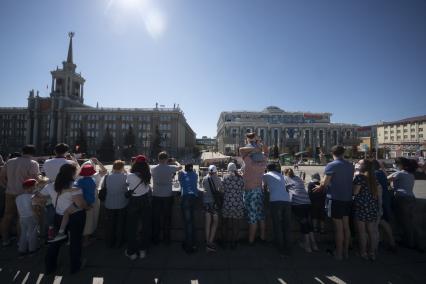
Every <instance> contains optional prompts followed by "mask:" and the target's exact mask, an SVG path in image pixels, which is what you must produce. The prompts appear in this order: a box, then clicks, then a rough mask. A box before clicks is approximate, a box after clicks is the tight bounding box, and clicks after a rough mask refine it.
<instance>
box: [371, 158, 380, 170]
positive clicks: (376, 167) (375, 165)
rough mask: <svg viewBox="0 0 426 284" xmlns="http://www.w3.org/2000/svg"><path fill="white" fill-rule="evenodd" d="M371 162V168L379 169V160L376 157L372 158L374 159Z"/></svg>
mask: <svg viewBox="0 0 426 284" xmlns="http://www.w3.org/2000/svg"><path fill="white" fill-rule="evenodd" d="M372 163H373V169H374V170H375V171H378V170H380V169H381V166H380V163H379V161H377V160H376V159H374V160H373V161H372Z"/></svg>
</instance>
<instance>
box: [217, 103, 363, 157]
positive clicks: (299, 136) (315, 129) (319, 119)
mask: <svg viewBox="0 0 426 284" xmlns="http://www.w3.org/2000/svg"><path fill="white" fill-rule="evenodd" d="M330 116H331V114H330V113H306V112H286V111H284V110H282V109H280V108H278V107H275V106H270V107H267V108H266V109H264V110H263V111H257V112H250V111H230V112H222V113H221V114H220V117H219V121H218V122H217V143H218V150H219V152H222V153H224V154H226V155H235V154H236V153H237V149H238V148H239V147H241V146H243V145H244V143H245V134H246V133H247V132H255V133H257V135H258V136H259V137H260V138H261V139H262V140H263V142H264V143H266V144H267V145H268V146H274V145H276V146H278V148H279V149H280V152H281V153H288V154H294V153H297V152H302V151H307V152H309V153H311V154H312V155H313V156H314V157H317V156H318V155H319V153H320V152H322V153H324V154H327V153H329V152H330V149H331V147H332V146H334V145H337V144H341V145H344V146H346V147H348V148H351V147H354V146H357V145H358V144H359V141H358V137H357V133H356V129H357V128H358V127H359V126H357V125H354V124H339V123H331V122H330Z"/></svg>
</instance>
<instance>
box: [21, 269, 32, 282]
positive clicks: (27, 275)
mask: <svg viewBox="0 0 426 284" xmlns="http://www.w3.org/2000/svg"><path fill="white" fill-rule="evenodd" d="M28 277H30V273H29V272H27V274H26V275H25V277H24V279H22V282H21V284H25V283H27V280H28Z"/></svg>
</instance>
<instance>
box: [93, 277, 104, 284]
mask: <svg viewBox="0 0 426 284" xmlns="http://www.w3.org/2000/svg"><path fill="white" fill-rule="evenodd" d="M103 283H104V278H103V277H93V280H92V284H103Z"/></svg>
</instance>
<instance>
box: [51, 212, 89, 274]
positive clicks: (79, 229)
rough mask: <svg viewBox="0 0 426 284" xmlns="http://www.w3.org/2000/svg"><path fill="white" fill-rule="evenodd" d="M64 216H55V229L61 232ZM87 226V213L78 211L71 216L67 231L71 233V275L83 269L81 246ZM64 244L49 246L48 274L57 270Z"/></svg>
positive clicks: (57, 243) (58, 243)
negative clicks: (85, 226)
mask: <svg viewBox="0 0 426 284" xmlns="http://www.w3.org/2000/svg"><path fill="white" fill-rule="evenodd" d="M62 217H63V216H62V215H58V214H56V215H55V222H54V227H55V229H56V230H59V227H60V226H61V221H62ZM85 224H86V212H85V211H84V210H82V211H77V212H75V213H74V214H71V215H70V218H69V222H68V226H67V228H66V231H68V232H69V233H70V264H71V269H70V271H71V273H75V272H77V271H78V270H80V267H81V246H82V237H83V230H84V225H85ZM63 244H64V242H56V243H51V244H49V246H48V248H47V254H46V257H45V266H46V267H45V269H46V274H50V273H53V272H54V271H55V270H56V268H57V263H58V254H59V250H60V248H61V246H62V245H63Z"/></svg>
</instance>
